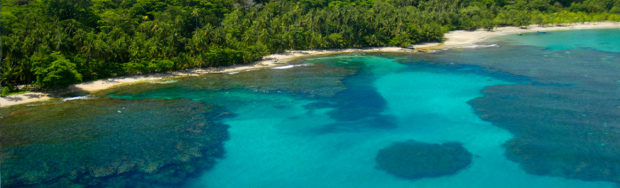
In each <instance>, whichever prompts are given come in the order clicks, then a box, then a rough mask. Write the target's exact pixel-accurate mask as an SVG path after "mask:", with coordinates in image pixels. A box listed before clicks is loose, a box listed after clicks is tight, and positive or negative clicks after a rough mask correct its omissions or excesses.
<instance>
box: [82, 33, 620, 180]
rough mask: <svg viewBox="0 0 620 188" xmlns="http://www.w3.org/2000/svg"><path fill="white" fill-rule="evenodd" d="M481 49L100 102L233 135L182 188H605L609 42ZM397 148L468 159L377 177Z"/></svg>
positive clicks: (520, 40)
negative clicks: (204, 114) (182, 106)
mask: <svg viewBox="0 0 620 188" xmlns="http://www.w3.org/2000/svg"><path fill="white" fill-rule="evenodd" d="M484 43H488V44H497V45H494V46H493V47H489V48H476V49H458V48H457V49H451V50H447V51H441V52H437V53H431V54H348V55H337V56H327V57H312V58H307V59H302V60H299V61H296V62H295V64H297V65H298V66H295V67H292V68H289V69H264V70H254V71H248V72H240V73H236V74H223V75H207V76H201V77H192V78H184V79H179V80H178V81H168V82H158V83H145V84H140V85H134V86H130V87H125V88H118V89H115V90H113V91H111V92H110V94H108V95H107V96H108V97H112V98H121V99H127V100H130V101H140V100H144V99H168V100H172V99H188V100H191V101H196V102H200V103H202V104H204V105H207V106H213V107H218V108H220V109H222V110H225V111H227V114H229V115H227V116H224V117H221V118H218V119H217V121H218V122H220V123H223V124H226V125H228V126H230V127H229V128H228V133H229V140H227V141H225V142H224V150H225V154H224V156H223V157H222V158H220V159H216V161H215V165H214V166H213V167H212V168H211V169H208V170H206V171H204V172H201V173H200V174H199V175H198V176H197V177H193V178H187V179H185V180H184V182H185V183H184V186H185V187H191V188H194V187H597V188H598V187H616V183H615V182H620V165H619V164H618V162H617V161H620V152H619V151H618V149H617V148H620V139H619V137H620V131H619V130H620V129H617V128H616V127H618V125H620V110H619V109H620V97H617V96H620V95H618V94H620V93H619V92H620V74H617V72H618V71H620V60H619V59H620V30H618V29H607V30H579V31H561V32H549V33H546V34H537V33H531V34H524V35H522V36H519V35H511V36H502V37H496V38H493V39H491V40H488V41H485V42H484ZM86 106H87V105H84V108H86ZM119 113H120V111H119ZM102 121H106V120H102ZM77 123H79V122H77ZM128 123H129V122H128ZM154 139H156V138H154ZM407 140H415V141H418V142H424V143H433V144H435V143H436V144H441V143H445V142H459V143H462V145H463V146H464V147H465V149H466V150H468V151H469V152H470V153H471V154H473V156H474V157H473V160H472V162H471V164H470V165H469V166H468V167H466V168H465V169H461V170H459V171H458V172H457V173H456V174H454V175H449V176H442V177H428V178H420V179H413V180H411V179H403V178H399V177H396V176H394V175H392V174H390V173H388V172H386V171H383V170H379V169H377V168H376V166H377V163H376V161H375V157H376V156H377V152H378V151H379V150H381V149H383V148H386V147H388V146H390V145H391V144H392V143H394V142H402V141H407ZM616 146H618V147H616Z"/></svg>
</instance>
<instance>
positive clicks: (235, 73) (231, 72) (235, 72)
mask: <svg viewBox="0 0 620 188" xmlns="http://www.w3.org/2000/svg"><path fill="white" fill-rule="evenodd" d="M237 73H239V72H229V73H228V74H237Z"/></svg>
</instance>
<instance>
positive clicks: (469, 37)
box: [0, 22, 620, 107]
mask: <svg viewBox="0 0 620 188" xmlns="http://www.w3.org/2000/svg"><path fill="white" fill-rule="evenodd" d="M604 28H620V23H616V22H596V23H577V24H570V25H567V26H553V27H549V26H548V27H540V26H536V25H531V26H528V27H527V28H525V29H524V28H519V27H499V28H495V29H494V30H493V31H486V30H483V29H479V30H476V31H463V30H457V31H451V32H448V33H446V34H445V38H446V40H445V41H444V42H442V43H424V44H415V45H413V48H414V49H409V48H401V47H375V48H347V49H325V50H292V51H287V52H283V53H277V54H271V55H268V56H265V57H263V60H260V61H257V62H255V63H253V64H250V65H238V66H229V67H220V68H202V69H199V68H198V69H192V70H189V71H174V72H171V73H158V74H148V75H135V76H126V77H116V78H109V79H105V80H97V81H90V82H84V83H80V84H76V85H72V86H70V87H69V88H68V89H73V90H83V91H88V92H93V91H97V90H102V89H107V88H110V87H112V86H117V85H121V84H129V83H136V82H141V81H154V80H160V79H164V78H174V77H182V76H198V75H201V74H213V73H228V72H239V71H244V70H249V69H261V68H268V67H275V66H282V65H285V64H287V63H288V62H290V61H291V60H293V59H295V58H300V57H304V56H310V55H326V54H335V53H351V52H411V53H413V52H416V51H432V50H436V49H445V48H454V47H459V46H465V45H471V44H474V43H476V42H480V41H482V40H485V39H487V38H490V37H494V36H500V35H509V34H517V33H527V32H537V31H556V30H572V29H604ZM50 96H51V95H50V92H45V91H41V92H27V93H24V94H18V95H10V96H7V97H0V107H7V106H12V105H17V104H25V103H31V102H37V101H44V100H49V99H51V98H52V97H50Z"/></svg>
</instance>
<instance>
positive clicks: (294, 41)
mask: <svg viewBox="0 0 620 188" xmlns="http://www.w3.org/2000/svg"><path fill="white" fill-rule="evenodd" d="M1 6H2V10H1V15H0V16H1V19H0V21H1V24H2V33H1V42H2V45H1V47H2V48H1V51H2V56H1V60H2V61H1V63H2V64H1V67H0V68H1V71H2V77H1V78H2V82H1V84H2V86H8V88H9V90H15V88H16V87H15V86H17V85H23V84H28V85H33V86H36V87H39V88H54V87H65V86H67V85H69V84H73V83H77V82H81V81H87V80H96V79H102V78H107V77H113V76H121V75H132V74H145V73H152V72H167V71H171V70H179V69H188V68H194V67H215V66H226V65H235V64H245V63H250V62H253V61H256V60H258V59H260V58H262V57H263V56H265V55H268V54H271V53H276V52H282V51H286V50H293V49H323V48H344V47H368V46H402V47H406V46H410V45H411V44H413V43H419V42H427V41H439V40H442V38H443V33H445V32H447V31H450V30H455V29H466V30H473V29H478V28H485V29H489V30H491V29H493V28H495V27H498V26H508V25H512V26H527V25H530V24H540V25H561V24H567V23H571V22H592V21H602V20H613V21H620V0H557V1H556V0H341V1H330V0H297V1H293V0H4V1H1Z"/></svg>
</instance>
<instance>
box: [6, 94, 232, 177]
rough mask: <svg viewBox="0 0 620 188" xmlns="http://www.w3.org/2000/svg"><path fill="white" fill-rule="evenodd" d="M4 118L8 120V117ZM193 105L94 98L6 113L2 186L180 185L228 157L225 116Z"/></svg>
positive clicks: (220, 112)
mask: <svg viewBox="0 0 620 188" xmlns="http://www.w3.org/2000/svg"><path fill="white" fill-rule="evenodd" d="M5 114H6V115H5ZM226 114H227V113H226V112H223V111H221V110H219V109H218V108H216V107H211V106H205V105H203V104H202V103H200V102H194V101H190V100H136V101H126V100H120V99H103V98H101V99H94V100H75V101H67V102H64V103H57V104H43V105H38V106H32V105H30V106H25V105H22V106H14V107H9V108H7V109H3V116H4V117H2V118H1V120H2V125H0V132H2V137H0V144H1V146H2V150H1V151H2V185H3V187H31V186H33V187H72V186H87V187H153V186H157V185H167V186H176V185H179V184H180V183H182V182H184V180H186V178H188V177H191V176H193V175H196V174H198V173H199V172H200V171H201V169H202V170H204V169H208V168H210V167H211V166H213V165H214V163H215V158H218V157H222V156H223V155H224V148H223V141H225V140H226V139H228V131H227V128H228V126H227V125H224V124H222V123H218V121H216V120H218V119H220V118H222V117H224V116H227V115H226Z"/></svg>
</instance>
